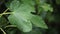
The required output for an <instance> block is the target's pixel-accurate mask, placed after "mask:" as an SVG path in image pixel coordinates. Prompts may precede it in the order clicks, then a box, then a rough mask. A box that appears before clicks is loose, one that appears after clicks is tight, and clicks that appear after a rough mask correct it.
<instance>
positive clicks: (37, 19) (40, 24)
mask: <svg viewBox="0 0 60 34" xmlns="http://www.w3.org/2000/svg"><path fill="white" fill-rule="evenodd" d="M31 21H32V23H33V24H34V25H35V26H37V27H41V28H45V29H47V28H48V27H47V25H46V24H45V22H44V21H43V19H42V17H39V16H33V17H32V18H31Z"/></svg>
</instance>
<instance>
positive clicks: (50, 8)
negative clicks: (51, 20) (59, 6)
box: [41, 3, 53, 12]
mask: <svg viewBox="0 0 60 34" xmlns="http://www.w3.org/2000/svg"><path fill="white" fill-rule="evenodd" d="M41 7H42V8H43V9H44V11H51V12H52V11H53V8H52V7H51V6H50V5H49V4H46V3H45V4H44V5H41Z"/></svg>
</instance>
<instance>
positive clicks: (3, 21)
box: [0, 17, 8, 27]
mask: <svg viewBox="0 0 60 34" xmlns="http://www.w3.org/2000/svg"><path fill="white" fill-rule="evenodd" d="M7 24H8V22H7V20H6V19H5V18H4V17H0V27H4V26H6V25H7Z"/></svg>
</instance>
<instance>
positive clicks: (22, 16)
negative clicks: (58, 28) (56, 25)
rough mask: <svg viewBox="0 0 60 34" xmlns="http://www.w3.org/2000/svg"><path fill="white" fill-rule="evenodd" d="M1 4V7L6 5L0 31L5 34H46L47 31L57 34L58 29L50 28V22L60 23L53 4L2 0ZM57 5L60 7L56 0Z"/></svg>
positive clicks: (42, 0)
mask: <svg viewBox="0 0 60 34" xmlns="http://www.w3.org/2000/svg"><path fill="white" fill-rule="evenodd" d="M6 1H7V2H6ZM49 1H50V0H49ZM0 2H1V4H0V5H2V4H3V5H5V11H4V12H2V13H0V29H1V31H2V32H3V33H4V34H45V33H46V31H47V30H49V33H48V34H50V32H51V31H52V33H53V34H57V32H56V28H52V27H50V26H49V24H50V22H59V21H60V20H59V19H58V18H59V15H58V14H56V16H55V14H54V13H55V12H54V11H53V9H54V7H52V4H53V3H52V4H49V3H47V2H48V1H47V0H5V1H4V0H1V1H0ZM50 3H51V1H50ZM56 4H58V5H59V0H56ZM6 8H7V9H6ZM52 13H53V14H52ZM46 20H48V21H47V22H48V23H46ZM50 29H51V30H50ZM54 32H56V33H54ZM52 33H51V34H52Z"/></svg>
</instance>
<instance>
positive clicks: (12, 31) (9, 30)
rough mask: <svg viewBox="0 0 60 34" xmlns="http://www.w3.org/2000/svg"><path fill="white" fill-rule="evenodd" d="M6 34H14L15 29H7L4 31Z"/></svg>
mask: <svg viewBox="0 0 60 34" xmlns="http://www.w3.org/2000/svg"><path fill="white" fill-rule="evenodd" d="M5 31H6V33H7V34H16V31H17V29H15V28H8V29H6V30H5Z"/></svg>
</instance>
